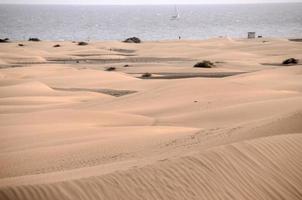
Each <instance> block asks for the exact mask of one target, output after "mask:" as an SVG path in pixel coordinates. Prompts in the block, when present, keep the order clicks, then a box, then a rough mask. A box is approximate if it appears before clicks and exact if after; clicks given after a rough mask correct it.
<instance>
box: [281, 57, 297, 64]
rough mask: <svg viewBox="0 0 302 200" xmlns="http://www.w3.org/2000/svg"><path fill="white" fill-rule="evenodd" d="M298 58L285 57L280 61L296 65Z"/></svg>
mask: <svg viewBox="0 0 302 200" xmlns="http://www.w3.org/2000/svg"><path fill="white" fill-rule="evenodd" d="M298 62H299V60H298V59H295V58H289V59H286V60H284V61H283V62H282V64H283V65H296V64H298Z"/></svg>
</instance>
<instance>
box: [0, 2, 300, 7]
mask: <svg viewBox="0 0 302 200" xmlns="http://www.w3.org/2000/svg"><path fill="white" fill-rule="evenodd" d="M238 4H239V5H251V4H302V2H295V1H291V2H249V3H240V2H238V3H174V4H172V3H163V4H158V3H157V4H140V3H138V4H134V3H133V4H132V3H130V4H93V3H91V4H89V3H88V4H85V3H54V4H53V3H1V2H0V5H70V6H161V5H238Z"/></svg>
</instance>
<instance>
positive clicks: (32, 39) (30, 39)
mask: <svg viewBox="0 0 302 200" xmlns="http://www.w3.org/2000/svg"><path fill="white" fill-rule="evenodd" d="M28 41H32V42H40V41H41V40H40V39H39V38H29V39H28Z"/></svg>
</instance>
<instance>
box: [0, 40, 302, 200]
mask: <svg viewBox="0 0 302 200" xmlns="http://www.w3.org/2000/svg"><path fill="white" fill-rule="evenodd" d="M21 44H22V45H21ZM55 45H57V47H54V46H55ZM288 58H296V59H299V60H300V62H299V63H297V64H289V65H284V64H282V62H283V61H284V60H286V59H288ZM205 60H206V61H210V62H211V63H212V65H211V67H209V68H203V67H201V68H198V67H193V66H194V65H195V64H196V63H198V62H202V61H205ZM301 60H302V42H300V41H298V40H297V41H290V40H288V39H287V38H257V39H234V38H228V37H222V38H212V39H207V40H160V41H142V43H139V44H135V43H124V42H121V41H117V40H115V41H113V40H112V41H88V42H87V44H86V45H78V43H77V42H72V41H39V42H33V41H11V42H7V43H1V44H0V133H1V134H0V169H1V170H0V199H1V200H41V199H43V200H44V199H45V200H61V199H64V200H65V199H66V200H74V199H82V200H94V199H95V200H97V199H106V200H121V199H131V200H136V199H137V200H142V199H150V200H151V199H154V200H155V199H156V200H159V199H165V200H166V199H169V200H183V199H191V200H194V199H196V200H201V199H207V200H216V199H217V200H218V199H224V200H227V199H230V200H234V199H238V200H239V199H274V200H275V199H280V200H281V199H287V200H299V199H302V148H301V143H302V81H301V80H302V63H301Z"/></svg>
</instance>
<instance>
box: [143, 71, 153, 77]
mask: <svg viewBox="0 0 302 200" xmlns="http://www.w3.org/2000/svg"><path fill="white" fill-rule="evenodd" d="M150 77H152V74H151V73H148V72H147V73H144V74H142V78H150Z"/></svg>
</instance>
